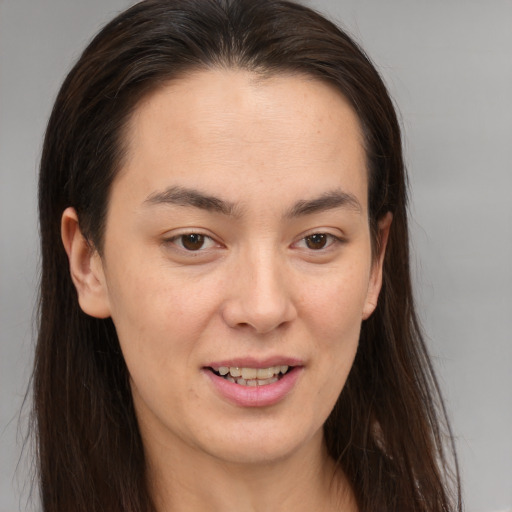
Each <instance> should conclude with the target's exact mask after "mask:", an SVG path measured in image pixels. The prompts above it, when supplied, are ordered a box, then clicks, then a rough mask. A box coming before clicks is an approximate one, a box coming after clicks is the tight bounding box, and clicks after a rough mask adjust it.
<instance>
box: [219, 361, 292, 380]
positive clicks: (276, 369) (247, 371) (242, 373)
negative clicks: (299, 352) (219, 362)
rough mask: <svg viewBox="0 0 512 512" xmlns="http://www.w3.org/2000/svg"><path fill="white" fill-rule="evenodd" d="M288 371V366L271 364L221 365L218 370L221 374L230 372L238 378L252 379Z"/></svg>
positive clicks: (268, 377)
mask: <svg viewBox="0 0 512 512" xmlns="http://www.w3.org/2000/svg"><path fill="white" fill-rule="evenodd" d="M287 371H288V366H286V365H282V366H271V367H269V368H239V367H238V366H230V367H227V366H221V367H220V368H219V369H218V372H219V373H220V374H221V375H227V374H228V373H229V374H230V375H231V377H234V378H237V377H242V379H245V380H250V379H271V378H272V377H273V376H274V375H277V374H278V373H286V372H287Z"/></svg>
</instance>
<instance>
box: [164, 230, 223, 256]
mask: <svg viewBox="0 0 512 512" xmlns="http://www.w3.org/2000/svg"><path fill="white" fill-rule="evenodd" d="M168 242H170V243H173V244H174V245H176V246H178V247H179V248H180V249H183V250H185V251H191V252H193V251H200V250H205V249H211V248H212V247H215V246H216V243H215V241H214V240H213V238H211V237H209V236H207V235H203V234H201V233H184V234H182V235H177V236H175V237H172V238H169V239H168Z"/></svg>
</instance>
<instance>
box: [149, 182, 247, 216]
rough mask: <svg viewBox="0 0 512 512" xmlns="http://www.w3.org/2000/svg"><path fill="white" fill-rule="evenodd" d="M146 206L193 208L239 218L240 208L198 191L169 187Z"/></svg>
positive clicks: (150, 198) (152, 195)
mask: <svg viewBox="0 0 512 512" xmlns="http://www.w3.org/2000/svg"><path fill="white" fill-rule="evenodd" d="M144 203H145V204H150V205H158V204H167V205H178V206H192V207H195V208H200V209H201V210H207V211H209V212H215V213H221V214H223V215H229V216H238V213H239V212H238V207H237V205H236V204H235V203H230V202H228V201H225V200H223V199H219V198H218V197H214V196H210V195H208V194H204V193H203V192H200V191H198V190H195V189H192V188H184V187H177V186H175V187H169V188H167V189H166V190H164V191H163V192H156V193H154V194H151V195H150V196H149V197H148V198H147V199H146V200H145V201H144Z"/></svg>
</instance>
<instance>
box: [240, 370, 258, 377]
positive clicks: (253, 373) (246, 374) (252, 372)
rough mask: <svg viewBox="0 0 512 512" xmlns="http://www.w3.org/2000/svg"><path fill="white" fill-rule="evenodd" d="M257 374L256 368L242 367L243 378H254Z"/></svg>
mask: <svg viewBox="0 0 512 512" xmlns="http://www.w3.org/2000/svg"><path fill="white" fill-rule="evenodd" d="M257 375H258V370H257V369H256V368H242V377H243V378H244V379H245V380H249V379H255V378H256V377H257Z"/></svg>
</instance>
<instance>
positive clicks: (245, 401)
mask: <svg viewBox="0 0 512 512" xmlns="http://www.w3.org/2000/svg"><path fill="white" fill-rule="evenodd" d="M281 360H282V359H281ZM281 360H280V361H281ZM237 361H238V362H239V363H240V360H237ZM244 361H245V362H244V363H243V364H242V363H241V364H224V362H223V364H219V366H238V367H243V366H245V367H249V368H268V367H269V366H277V365H278V364H279V363H276V364H272V363H270V364H268V363H267V362H265V365H266V366H265V365H263V366H262V365H261V361H260V364H258V365H257V366H256V365H254V362H253V363H252V364H253V365H252V366H251V365H249V364H247V362H246V360H244ZM232 362H233V361H230V363H232ZM226 363H227V362H226ZM281 364H287V363H285V362H283V363H281ZM219 366H217V363H215V366H214V365H213V364H212V365H211V367H214V368H218V367H219ZM288 366H294V365H291V364H289V365H288ZM303 370H304V367H303V366H294V368H292V369H291V370H290V371H289V372H288V373H286V375H284V376H283V377H281V378H280V379H279V380H278V381H276V382H273V383H272V384H266V385H264V386H242V385H240V384H235V383H233V382H229V381H228V380H226V379H224V378H222V377H219V376H218V375H216V374H215V373H213V372H212V371H211V370H210V369H208V368H203V373H204V374H205V375H206V376H207V377H208V378H209V379H210V382H211V383H212V384H213V386H214V388H215V390H216V391H217V392H218V393H219V394H220V395H221V396H222V397H223V398H225V399H226V400H228V401H229V402H231V403H234V404H235V405H238V406H241V407H268V406H270V405H274V404H277V403H278V402H280V401H281V400H283V399H284V398H285V397H286V396H287V395H288V394H289V393H290V392H291V391H292V389H293V388H294V386H295V384H296V383H297V380H298V378H299V376H300V375H301V374H302V371H303Z"/></svg>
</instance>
